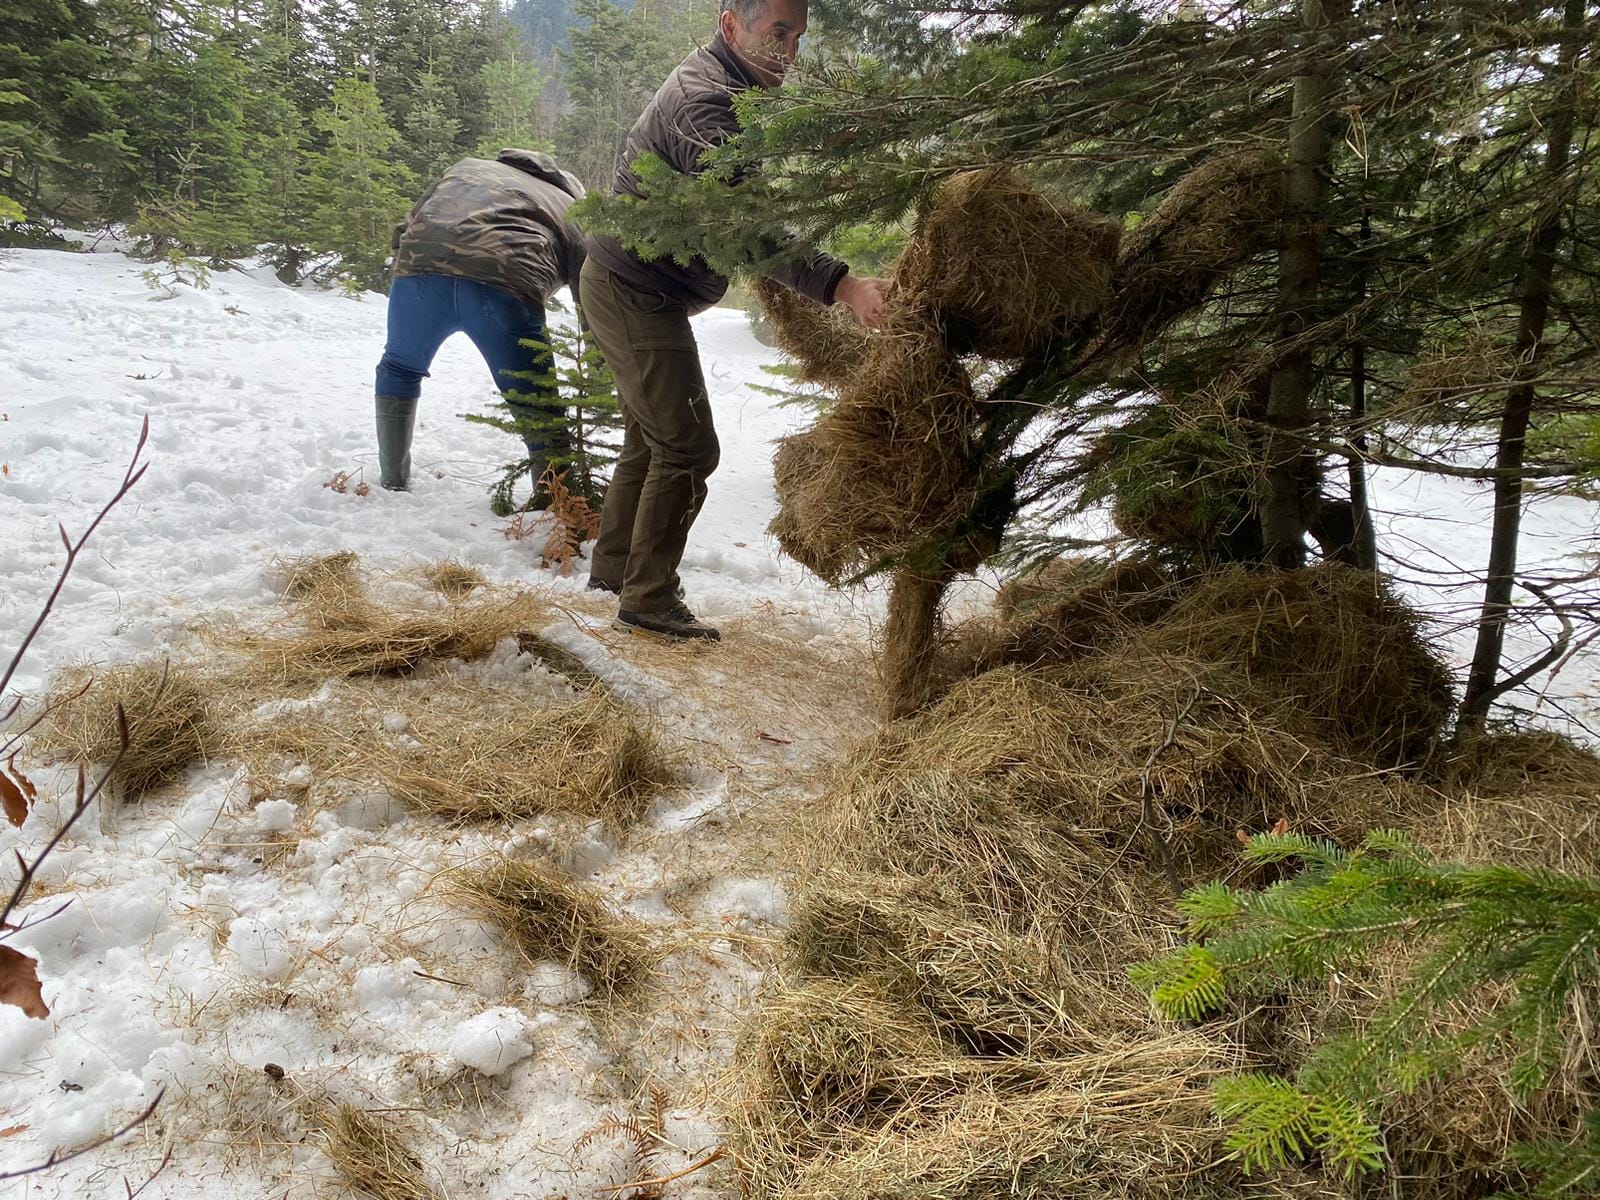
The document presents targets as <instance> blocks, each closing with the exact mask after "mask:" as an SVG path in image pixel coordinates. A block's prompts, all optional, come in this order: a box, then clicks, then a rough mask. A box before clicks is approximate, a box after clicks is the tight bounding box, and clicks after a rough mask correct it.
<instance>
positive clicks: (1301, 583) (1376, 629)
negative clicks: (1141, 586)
mask: <svg viewBox="0 0 1600 1200" xmlns="http://www.w3.org/2000/svg"><path fill="white" fill-rule="evenodd" d="M1139 640H1140V644H1141V646H1142V647H1143V648H1145V649H1148V650H1149V651H1151V652H1153V653H1157V654H1169V655H1172V656H1175V657H1188V658H1193V659H1198V660H1199V661H1201V662H1206V663H1216V664H1222V665H1226V666H1227V667H1228V668H1229V669H1231V670H1234V671H1237V672H1238V673H1239V674H1240V675H1241V676H1242V677H1243V679H1244V681H1245V683H1246V685H1247V686H1248V687H1249V688H1250V689H1251V691H1253V692H1255V691H1259V692H1262V693H1265V694H1264V695H1263V696H1262V697H1261V700H1260V702H1259V703H1265V704H1268V705H1270V704H1272V703H1273V702H1274V701H1276V702H1277V704H1278V705H1279V706H1281V707H1285V708H1288V709H1292V710H1293V714H1294V717H1293V719H1294V722H1295V724H1296V726H1297V727H1299V728H1304V729H1306V730H1307V731H1309V732H1310V733H1312V734H1313V735H1314V736H1317V737H1320V738H1321V739H1322V740H1323V741H1324V742H1325V743H1327V744H1328V745H1329V746H1331V747H1332V748H1333V749H1334V750H1335V751H1336V752H1338V753H1340V754H1343V755H1345V756H1347V757H1349V758H1351V759H1353V760H1355V761H1357V762H1362V763H1369V764H1371V765H1373V766H1376V767H1379V768H1387V767H1397V766H1402V765H1407V764H1418V763H1422V762H1425V761H1426V760H1427V759H1428V758H1429V757H1430V756H1431V755H1432V753H1433V751H1434V750H1435V748H1436V747H1437V745H1438V741H1439V737H1440V734H1441V732H1442V730H1443V728H1444V725H1445V722H1446V721H1447V720H1448V719H1449V717H1450V715H1451V712H1452V709H1453V699H1454V697H1453V690H1452V685H1451V680H1450V674H1449V672H1448V671H1447V670H1446V669H1445V667H1444V664H1443V663H1442V662H1441V661H1440V659H1439V657H1438V655H1437V654H1436V653H1434V651H1433V649H1432V648H1431V647H1430V645H1429V643H1428V640H1427V638H1426V636H1425V630H1424V627H1423V619H1422V617H1421V616H1420V614H1418V613H1417V612H1416V610H1414V609H1412V608H1411V607H1409V606H1408V605H1406V604H1403V603H1402V602H1401V601H1399V600H1398V599H1396V598H1395V596H1394V595H1393V594H1392V593H1391V592H1390V590H1389V588H1388V587H1387V585H1385V584H1384V583H1383V582H1382V580H1381V579H1380V577H1379V576H1377V575H1376V574H1374V573H1373V572H1370V571H1360V570H1356V569H1354V568H1350V567H1343V566H1339V565H1337V564H1332V563H1324V564H1322V565H1319V566H1315V567H1309V568H1306V569H1304V570H1299V571H1288V572H1279V571H1249V570H1242V569H1241V570H1236V571H1227V572H1222V573H1219V574H1215V575H1210V576H1207V577H1205V578H1204V579H1203V580H1202V581H1200V582H1199V583H1198V584H1197V585H1196V586H1194V587H1193V588H1191V589H1189V590H1188V591H1187V593H1186V594H1185V595H1184V597H1183V598H1182V599H1181V600H1180V601H1178V603H1177V605H1176V606H1175V607H1174V608H1173V609H1172V611H1171V612H1170V613H1168V614H1167V615H1166V617H1164V618H1163V619H1162V620H1160V621H1158V622H1157V623H1155V624H1154V625H1152V626H1150V628H1149V629H1148V630H1147V631H1146V632H1145V633H1143V634H1141V635H1140V639H1139ZM1259 703H1258V706H1259ZM1302 722H1303V724H1302Z"/></svg>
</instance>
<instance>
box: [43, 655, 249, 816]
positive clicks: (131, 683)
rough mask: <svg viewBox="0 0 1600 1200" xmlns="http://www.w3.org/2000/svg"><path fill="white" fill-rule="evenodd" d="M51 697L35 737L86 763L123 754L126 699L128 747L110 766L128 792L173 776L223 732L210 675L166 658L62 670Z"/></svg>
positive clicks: (113, 781) (132, 794)
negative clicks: (214, 714)
mask: <svg viewBox="0 0 1600 1200" xmlns="http://www.w3.org/2000/svg"><path fill="white" fill-rule="evenodd" d="M45 705H46V708H47V709H48V711H49V716H48V717H46V719H45V722H44V724H43V725H41V726H40V728H39V729H38V730H36V731H35V734H34V738H35V742H36V744H37V745H38V746H39V747H40V748H41V749H43V750H45V751H46V752H50V753H55V754H60V755H63V756H65V757H67V758H69V759H71V760H72V761H74V762H78V763H82V764H83V765H84V766H91V765H93V764H96V763H109V762H111V760H112V759H114V758H116V757H117V753H118V750H119V749H120V747H121V737H120V734H119V730H118V726H117V707H118V706H119V705H120V706H121V708H122V711H123V713H124V715H125V716H126V718H127V723H128V747H127V750H126V751H125V752H124V753H123V754H122V757H121V759H120V760H118V762H117V765H116V767H115V769H113V770H112V772H111V777H110V786H111V787H112V789H113V790H114V791H115V792H116V794H118V795H119V796H120V797H122V798H123V799H127V800H131V799H137V798H138V797H140V796H142V795H143V794H145V793H146V792H149V791H151V790H153V789H155V788H158V787H161V786H162V785H163V784H167V783H171V782H172V781H173V780H175V779H177V778H178V777H179V776H180V775H182V774H183V772H184V771H185V770H186V769H187V768H188V767H189V766H190V765H192V764H194V763H197V762H203V761H205V759H206V758H207V756H208V755H209V754H210V753H211V751H212V750H213V749H214V748H215V747H216V744H217V742H218V739H219V734H218V731H217V729H216V726H215V724H214V723H213V721H212V718H211V704H210V698H209V688H208V685H207V683H206V681H205V680H204V679H203V677H202V676H200V675H199V674H198V673H197V672H195V671H194V670H192V669H190V668H188V667H184V666H181V665H174V664H172V663H168V662H135V663H124V664H121V665H118V666H114V667H108V668H106V669H105V670H103V671H93V670H88V669H81V668H79V669H72V670H69V671H66V672H63V673H62V674H61V675H60V676H59V677H58V678H57V680H56V681H55V682H54V683H53V684H52V685H51V687H50V688H49V690H48V692H47V693H46V697H45Z"/></svg>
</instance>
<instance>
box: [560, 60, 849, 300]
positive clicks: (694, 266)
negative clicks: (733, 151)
mask: <svg viewBox="0 0 1600 1200" xmlns="http://www.w3.org/2000/svg"><path fill="white" fill-rule="evenodd" d="M754 86H755V80H754V79H753V78H752V77H751V76H750V74H749V72H748V71H747V70H746V69H745V66H744V64H743V63H741V62H740V61H739V57H738V55H736V54H735V53H734V52H733V50H732V49H731V48H730V47H729V45H728V43H727V42H726V41H724V40H723V37H722V35H721V34H720V33H719V34H718V35H717V36H716V38H715V39H713V40H712V42H711V44H710V45H709V46H703V47H701V48H700V49H699V50H696V51H695V52H694V53H693V54H691V55H689V57H688V58H686V59H684V60H683V62H682V63H680V64H679V65H678V68H677V69H676V70H675V71H673V72H672V74H671V75H669V76H667V81H666V82H665V83H663V84H662V85H661V89H660V90H659V91H658V92H656V94H655V98H654V99H653V100H651V101H650V103H649V105H648V106H646V108H645V110H644V112H643V113H642V114H640V117H639V119H638V120H637V121H636V122H634V125H633V129H632V130H631V131H630V132H629V134H628V141H627V145H626V146H625V147H624V149H623V153H622V162H623V165H622V168H621V169H620V170H619V171H618V172H617V180H616V184H615V186H614V187H613V188H612V191H613V192H614V193H615V194H617V195H624V194H626V195H630V196H639V195H642V194H643V192H642V191H641V189H640V186H639V178H638V176H636V175H635V174H634V173H633V171H632V170H631V169H630V164H632V163H633V162H634V161H636V160H637V159H639V158H640V157H641V156H643V155H645V154H654V155H656V157H658V158H660V159H661V160H662V161H664V162H666V163H668V164H669V165H671V166H672V167H674V168H675V169H677V170H679V171H682V172H683V173H684V174H686V175H697V174H699V173H700V171H701V170H703V168H702V166H701V165H700V155H701V154H702V153H704V152H705V151H706V150H708V149H710V148H711V147H713V146H719V145H721V144H722V143H723V142H725V141H727V140H728V139H729V138H731V137H732V136H733V135H734V134H736V133H737V132H738V131H739V116H738V114H737V113H736V112H734V110H733V98H734V96H736V95H738V93H740V92H742V91H744V90H745V89H747V88H750V87H754ZM588 247H589V253H590V254H591V255H593V256H594V258H595V261H596V262H599V263H600V264H601V265H603V266H604V267H605V268H606V269H607V270H608V271H610V272H611V273H612V274H613V275H615V276H617V278H619V279H621V280H622V281H623V282H624V283H626V284H628V286H630V287H632V288H633V289H635V290H636V291H641V292H646V293H649V294H651V295H657V296H664V297H666V298H667V299H668V300H672V301H674V302H676V303H679V304H683V305H685V306H687V307H688V309H689V311H690V312H700V311H701V310H703V309H707V308H710V307H711V306H712V305H713V304H715V303H716V302H717V301H718V300H720V299H722V296H723V294H724V293H725V292H726V291H727V290H728V281H727V280H726V279H725V278H723V277H722V276H721V275H719V274H717V273H716V272H715V271H713V270H712V269H711V268H710V267H709V266H708V265H707V264H706V262H705V260H703V259H701V258H695V259H694V260H692V261H691V262H690V264H689V265H688V266H683V265H682V264H680V263H676V262H673V261H672V260H671V259H669V258H658V259H650V260H646V259H642V258H640V257H639V256H638V255H637V254H634V253H633V252H632V251H631V250H627V249H624V248H623V246H622V245H621V244H620V243H618V242H617V241H615V240H614V239H612V238H609V237H602V236H599V235H590V237H589V239H588ZM846 269H847V268H846V267H845V265H844V263H842V262H840V261H839V260H838V259H835V258H829V257H828V256H827V255H826V254H811V255H807V254H806V253H805V252H804V251H803V250H801V249H799V248H798V247H796V252H795V257H794V259H793V261H791V262H788V263H786V264H785V265H784V266H783V267H781V268H780V269H778V270H776V271H773V272H772V275H771V277H772V278H773V279H774V280H776V281H777V282H778V283H781V284H783V285H784V286H785V287H789V288H793V289H794V290H795V291H797V292H800V293H801V294H803V295H806V296H809V297H811V299H813V300H815V301H817V302H818V303H821V304H832V303H833V290H834V288H835V287H837V286H838V283H839V280H840V279H841V278H843V276H844V274H845V271H846Z"/></svg>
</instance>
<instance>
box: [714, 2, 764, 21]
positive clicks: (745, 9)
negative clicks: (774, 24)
mask: <svg viewBox="0 0 1600 1200" xmlns="http://www.w3.org/2000/svg"><path fill="white" fill-rule="evenodd" d="M766 7H767V0H722V11H723V12H731V13H732V14H733V15H734V16H736V17H738V18H739V21H740V22H741V23H742V24H745V25H748V24H749V23H750V22H751V21H752V20H754V19H755V18H756V17H759V16H760V15H761V13H762V10H763V9H765V8H766Z"/></svg>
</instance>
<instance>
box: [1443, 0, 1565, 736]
mask: <svg viewBox="0 0 1600 1200" xmlns="http://www.w3.org/2000/svg"><path fill="white" fill-rule="evenodd" d="M1584 8H1585V4H1584V0H1567V3H1566V7H1565V11H1564V13H1563V25H1564V27H1565V28H1564V34H1563V36H1562V39H1561V49H1560V52H1559V53H1558V55H1557V58H1556V74H1557V78H1558V80H1559V83H1560V88H1561V92H1560V100H1559V101H1558V102H1557V104H1556V106H1555V111H1554V112H1552V113H1551V114H1550V115H1549V119H1548V128H1549V130H1550V140H1549V141H1548V142H1547V143H1546V146H1545V176H1546V178H1547V179H1548V180H1549V187H1548V188H1547V189H1546V190H1545V200H1544V205H1543V207H1542V208H1541V209H1540V210H1539V213H1538V215H1537V217H1536V218H1535V220H1534V226H1533V228H1532V230H1530V234H1529V238H1528V249H1527V253H1526V254H1525V255H1524V257H1523V261H1522V280H1521V283H1520V285H1519V287H1518V292H1519V302H1518V313H1517V343H1516V362H1517V375H1518V377H1519V378H1518V381H1517V382H1516V383H1515V385H1514V386H1513V387H1512V388H1511V390H1510V391H1509V392H1507V393H1506V399H1505V404H1504V406H1503V407H1502V408H1501V410H1500V436H1499V441H1498V444H1497V446H1496V448H1495V480H1494V526H1493V531H1492V533H1491V535H1490V539H1489V565H1488V570H1487V573H1486V579H1485V581H1484V588H1483V611H1482V612H1481V614H1480V615H1479V617H1478V638H1477V644H1476V646H1475V647H1474V648H1473V652H1472V666H1471V668H1470V669H1469V671H1468V673H1467V687H1466V692H1465V694H1464V695H1463V696H1462V700H1461V719H1460V721H1459V722H1458V724H1457V733H1458V735H1459V734H1460V733H1466V732H1473V731H1476V730H1479V729H1482V728H1483V725H1484V722H1485V720H1487V718H1488V716H1489V706H1490V704H1492V703H1493V702H1494V698H1495V696H1496V695H1497V694H1498V692H1497V690H1496V688H1495V679H1496V677H1497V676H1498V675H1499V673H1500V658H1501V655H1502V653H1503V651H1504V648H1505V632H1506V619H1507V617H1509V615H1510V613H1511V588H1512V584H1513V583H1514V581H1515V576H1516V570H1517V542H1518V539H1519V536H1520V534H1521V530H1522V485H1523V476H1522V466H1523V459H1524V453H1525V451H1526V449H1527V440H1528V423H1529V420H1530V418H1531V417H1532V415H1533V405H1534V399H1535V389H1534V377H1535V375H1536V374H1537V368H1538V365H1539V360H1540V357H1541V351H1542V349H1543V341H1544V329H1545V321H1546V318H1547V317H1548V315H1549V312H1550V285H1551V280H1552V278H1553V277H1554V274H1555V260H1556V248H1557V247H1558V246H1559V245H1560V244H1561V208H1562V203H1563V200H1564V198H1565V196H1566V194H1567V190H1568V188H1567V185H1568V183H1569V182H1570V181H1568V180H1567V179H1566V178H1565V176H1566V173H1567V164H1568V160H1569V158H1570V157H1571V151H1572V128H1573V123H1574V118H1575V112H1576V108H1577V100H1578V79H1579V75H1580V72H1579V70H1578V61H1577V60H1578V52H1579V48H1580V46H1581V45H1582V38H1581V37H1580V33H1581V31H1582V28H1583V19H1584Z"/></svg>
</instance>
